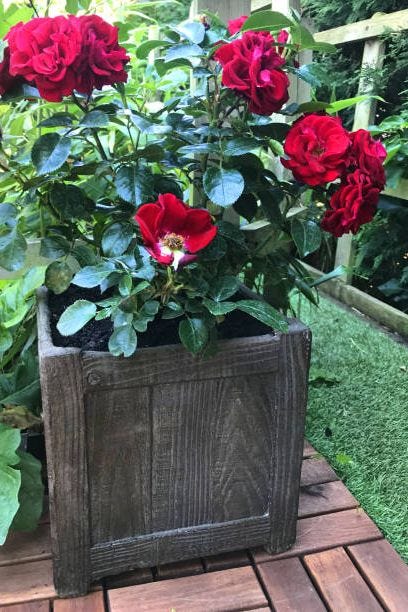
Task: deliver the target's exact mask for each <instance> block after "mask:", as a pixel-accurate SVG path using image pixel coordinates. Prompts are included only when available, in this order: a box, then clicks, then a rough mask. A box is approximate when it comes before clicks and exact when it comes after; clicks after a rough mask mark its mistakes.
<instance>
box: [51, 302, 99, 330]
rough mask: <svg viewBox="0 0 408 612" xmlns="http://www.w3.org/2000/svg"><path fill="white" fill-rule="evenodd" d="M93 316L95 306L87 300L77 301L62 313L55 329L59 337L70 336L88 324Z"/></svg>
mask: <svg viewBox="0 0 408 612" xmlns="http://www.w3.org/2000/svg"><path fill="white" fill-rule="evenodd" d="M95 314H96V305H95V304H93V303H92V302H89V300H77V301H76V302H74V303H73V304H71V306H68V308H67V309H66V310H65V311H64V312H63V313H62V315H61V316H60V319H59V321H58V323H57V329H58V331H59V333H60V334H61V336H71V335H72V334H75V333H76V332H77V331H79V330H80V329H82V328H83V327H84V325H86V324H87V323H89V321H91V319H93V318H94V316H95Z"/></svg>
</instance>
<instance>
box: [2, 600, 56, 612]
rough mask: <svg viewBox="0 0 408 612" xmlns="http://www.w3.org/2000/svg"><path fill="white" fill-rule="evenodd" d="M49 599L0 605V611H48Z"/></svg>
mask: <svg viewBox="0 0 408 612" xmlns="http://www.w3.org/2000/svg"><path fill="white" fill-rule="evenodd" d="M50 609H51V608H50V602H49V601H35V602H34V601H32V602H31V603H25V604H16V605H14V606H5V607H3V606H0V612H50Z"/></svg>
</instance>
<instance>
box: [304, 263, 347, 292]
mask: <svg viewBox="0 0 408 612" xmlns="http://www.w3.org/2000/svg"><path fill="white" fill-rule="evenodd" d="M346 270H347V269H346V267H345V266H343V265H341V266H337V268H335V269H334V270H332V271H331V272H327V274H323V275H322V276H320V277H319V278H317V279H316V280H315V281H313V282H312V283H310V286H311V287H318V286H319V285H322V284H323V283H327V281H329V280H332V279H333V278H338V277H339V276H343V274H345V273H346Z"/></svg>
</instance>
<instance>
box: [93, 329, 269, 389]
mask: <svg viewBox="0 0 408 612" xmlns="http://www.w3.org/2000/svg"><path fill="white" fill-rule="evenodd" d="M279 342H280V335H279V334H277V335H272V334H267V335H264V336H254V337H253V338H238V339H236V340H221V341H220V343H219V348H220V350H219V352H218V353H217V355H215V356H214V357H212V358H211V359H206V360H203V359H202V358H200V357H194V356H193V355H191V354H190V353H189V352H188V351H186V349H185V348H184V347H182V346H181V345H178V344H177V345H176V344H175V345H172V346H160V347H158V348H144V349H140V350H139V351H138V352H137V353H136V355H135V356H134V357H129V358H128V359H118V358H117V357H113V356H112V355H111V354H110V353H95V352H90V351H85V352H84V353H83V357H82V362H83V372H84V388H85V390H86V391H90V390H95V389H97V390H98V391H100V390H102V389H107V388H109V390H112V389H115V388H117V389H124V388H126V387H129V388H135V387H140V386H142V385H162V384H166V383H170V384H175V383H177V382H180V383H182V382H187V381H191V380H194V381H199V380H212V379H215V378H229V377H235V376H237V377H239V376H242V375H249V374H260V373H262V372H274V371H276V369H277V367H278V351H279ZM223 349H224V350H223Z"/></svg>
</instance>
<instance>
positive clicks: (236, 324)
mask: <svg viewBox="0 0 408 612" xmlns="http://www.w3.org/2000/svg"><path fill="white" fill-rule="evenodd" d="M106 297H108V292H106V293H105V294H103V295H102V296H101V293H100V292H99V290H98V289H83V288H82V287H76V286H75V285H71V286H70V287H69V288H68V290H67V291H65V292H64V293H61V294H60V295H55V294H54V293H52V292H51V291H50V292H49V298H48V305H49V309H50V315H51V316H50V318H51V336H52V341H53V343H54V345H55V346H63V347H69V346H71V347H76V348H81V349H83V350H84V351H108V342H109V337H110V335H111V334H112V331H113V325H112V322H111V320H110V319H103V320H102V321H91V322H90V323H88V324H87V325H85V327H83V328H82V329H81V330H80V331H79V332H77V333H76V334H73V335H72V336H61V334H60V333H59V332H58V330H57V327H56V325H57V323H58V320H59V318H60V316H61V314H62V313H63V312H64V310H66V309H67V308H68V306H70V305H71V304H73V303H74V302H76V300H81V299H82V300H89V301H91V302H97V301H100V300H101V299H105V298H106ZM245 297H246V296H239V295H238V296H237V299H242V298H244V299H245ZM180 320H181V318H180V317H179V318H177V319H170V320H166V319H156V320H155V321H154V322H153V323H150V324H149V326H148V328H147V331H146V332H144V333H142V334H140V333H138V335H137V345H138V348H146V347H155V346H165V345H167V344H180V339H179V335H178V325H179V322H180ZM271 333H273V330H272V329H271V328H270V327H267V326H266V325H264V324H263V323H261V322H260V321H257V320H256V319H254V318H253V317H251V316H250V315H248V314H246V313H245V312H240V311H239V310H236V311H233V312H231V313H229V314H228V315H227V316H226V318H225V320H224V321H223V322H222V323H221V324H220V325H218V337H219V338H220V339H224V340H227V339H232V338H245V337H251V336H263V335H265V334H271Z"/></svg>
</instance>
